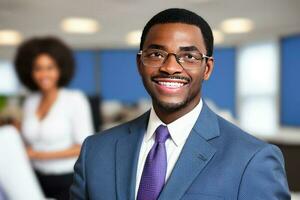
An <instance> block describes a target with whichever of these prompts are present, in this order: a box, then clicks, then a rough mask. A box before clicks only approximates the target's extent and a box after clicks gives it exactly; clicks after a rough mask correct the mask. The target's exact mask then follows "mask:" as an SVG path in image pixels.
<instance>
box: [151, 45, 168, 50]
mask: <svg viewBox="0 0 300 200" xmlns="http://www.w3.org/2000/svg"><path fill="white" fill-rule="evenodd" d="M147 49H160V50H165V47H164V46H162V45H159V44H150V45H149V46H148V47H147Z"/></svg>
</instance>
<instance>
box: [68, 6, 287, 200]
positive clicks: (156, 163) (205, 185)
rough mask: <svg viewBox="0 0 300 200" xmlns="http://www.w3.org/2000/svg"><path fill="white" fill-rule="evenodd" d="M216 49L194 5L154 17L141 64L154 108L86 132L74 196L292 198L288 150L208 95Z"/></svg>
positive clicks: (97, 198) (98, 198)
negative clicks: (216, 107)
mask: <svg viewBox="0 0 300 200" xmlns="http://www.w3.org/2000/svg"><path fill="white" fill-rule="evenodd" d="M212 55H213V36H212V31H211V28H210V26H209V25H208V24H207V22H206V21H205V20H204V19H202V18H201V17H200V16H198V15H197V14H195V13H193V12H190V11H188V10H185V9H167V10H165V11H162V12H160V13H158V14H157V15H155V16H154V17H153V18H152V19H151V20H150V21H149V22H148V23H147V24H146V26H145V27H144V30H143V34H142V37H141V44H140V52H139V53H138V55H137V65H138V70H139V74H140V76H141V78H142V80H143V83H144V86H145V88H146V90H147V91H148V93H149V94H150V96H151V98H152V108H151V110H150V111H148V112H146V113H145V114H143V115H142V116H140V117H138V118H137V119H135V120H133V121H130V122H128V123H125V124H122V125H120V126H117V127H114V128H112V129H109V130H107V131H104V132H103V133H102V134H98V135H95V136H91V137H89V138H87V139H86V141H85V142H84V144H83V146H82V150H81V154H80V157H79V159H78V161H77V163H76V165H75V167H74V169H75V175H74V183H73V185H72V187H71V199H74V200H83V199H91V200H102V199H103V200H108V199H110V200H113V199H119V200H125V199H128V200H134V199H137V200H156V199H159V200H179V199H182V200H196V199H197V200H198V199H199V200H200V199H201V200H224V199H226V200H233V199H238V200H275V199H276V200H288V199H290V195H289V190H288V185H287V181H286V175H285V171H284V163H283V157H282V154H281V152H280V150H279V149H278V148H277V147H275V146H273V145H270V144H267V143H265V142H262V141H260V140H258V139H256V138H254V137H252V136H250V135H249V134H247V133H245V132H244V131H242V130H241V129H239V128H237V127H236V126H234V125H233V124H231V123H229V122H227V121H226V120H224V119H223V118H221V117H219V116H218V115H216V114H215V113H214V112H213V111H211V110H210V109H209V108H208V106H207V105H206V104H205V102H204V101H203V100H202V98H201V87H202V82H203V81H205V80H208V79H209V77H210V75H211V73H212V70H213V66H214V60H213V57H212Z"/></svg>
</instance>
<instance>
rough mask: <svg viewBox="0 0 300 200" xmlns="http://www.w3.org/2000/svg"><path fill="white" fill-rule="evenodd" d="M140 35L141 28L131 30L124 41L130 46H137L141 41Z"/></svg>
mask: <svg viewBox="0 0 300 200" xmlns="http://www.w3.org/2000/svg"><path fill="white" fill-rule="evenodd" d="M141 36H142V31H141V30H135V31H131V32H129V33H128V34H127V36H126V42H127V44H128V45H130V46H138V45H139V44H140V41H141Z"/></svg>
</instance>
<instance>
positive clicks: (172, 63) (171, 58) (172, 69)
mask: <svg viewBox="0 0 300 200" xmlns="http://www.w3.org/2000/svg"><path fill="white" fill-rule="evenodd" d="M182 70H183V68H182V66H181V65H180V64H179V62H178V61H177V59H176V54H173V53H170V54H169V55H168V57H167V58H166V60H165V62H164V63H163V64H162V66H161V67H160V71H161V72H165V73H168V74H177V73H181V72H182Z"/></svg>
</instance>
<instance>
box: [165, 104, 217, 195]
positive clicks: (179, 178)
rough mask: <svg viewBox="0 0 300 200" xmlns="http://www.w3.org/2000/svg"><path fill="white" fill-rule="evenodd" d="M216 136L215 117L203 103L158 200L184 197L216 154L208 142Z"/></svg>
mask: <svg viewBox="0 0 300 200" xmlns="http://www.w3.org/2000/svg"><path fill="white" fill-rule="evenodd" d="M218 136H219V127H218V122H217V117H216V115H215V114H214V113H213V112H212V111H211V110H210V109H209V108H208V107H207V105H206V104H205V103H204V104H203V108H202V111H201V113H200V115H199V117H198V119H197V122H196V124H195V125H194V127H193V129H192V131H191V133H190V135H189V137H188V139H187V141H186V144H185V145H184V147H183V149H182V152H181V154H180V156H179V158H178V161H177V162H176V165H175V167H174V169H173V171H172V173H171V175H170V177H169V179H168V181H167V183H166V185H165V187H164V189H163V191H162V193H161V195H160V197H159V200H163V199H172V200H178V199H180V198H181V197H182V196H183V195H184V193H185V192H186V190H187V189H188V188H189V187H190V185H191V184H192V182H193V181H194V179H195V178H196V177H197V176H198V174H199V173H200V172H201V171H202V170H203V169H204V167H205V166H206V165H207V163H208V162H209V161H210V160H211V158H212V157H213V156H214V154H215V152H216V149H215V148H214V147H212V146H211V145H210V143H209V142H208V140H210V139H212V138H215V137H218Z"/></svg>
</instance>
